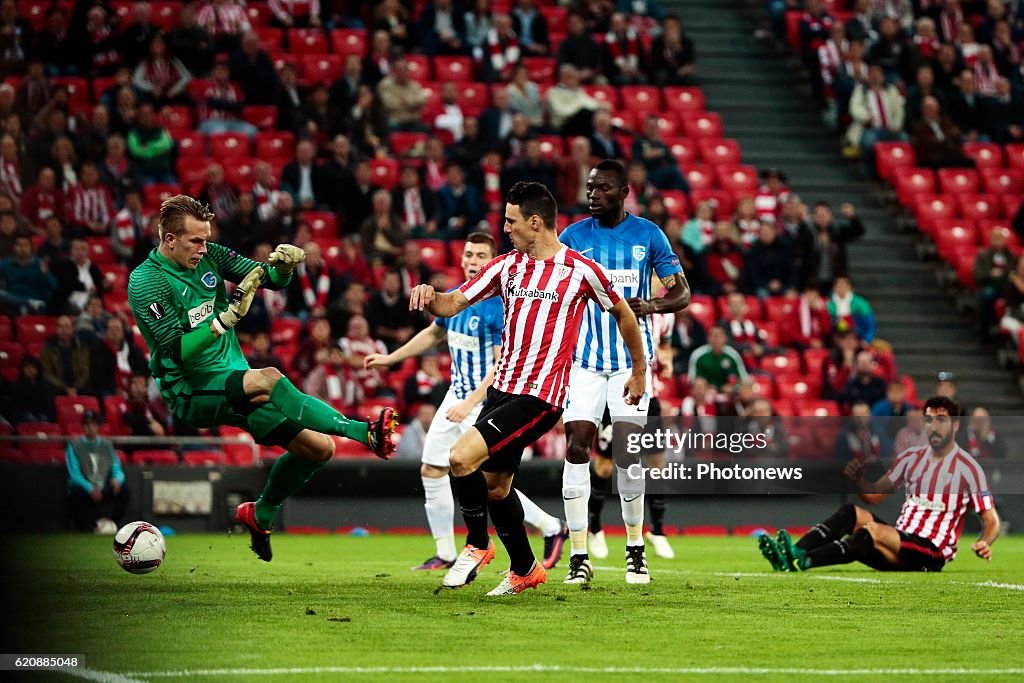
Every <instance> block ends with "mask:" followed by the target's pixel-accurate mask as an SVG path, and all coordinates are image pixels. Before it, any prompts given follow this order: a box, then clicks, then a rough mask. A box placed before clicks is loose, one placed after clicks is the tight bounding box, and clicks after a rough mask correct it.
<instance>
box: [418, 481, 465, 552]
mask: <svg viewBox="0 0 1024 683" xmlns="http://www.w3.org/2000/svg"><path fill="white" fill-rule="evenodd" d="M421 479H422V481H423V497H424V501H425V502H424V503H423V508H424V509H425V510H426V511H427V524H428V525H429V526H430V535H431V536H433V537H434V543H435V544H436V545H437V556H438V557H440V558H441V559H442V560H446V561H448V562H451V561H452V560H454V559H455V556H456V555H457V554H458V553H457V552H456V551H455V523H454V517H455V498H454V497H453V496H452V485H451V481H449V479H448V475H447V474H446V475H444V476H443V477H437V478H432V477H421Z"/></svg>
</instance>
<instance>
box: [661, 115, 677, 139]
mask: <svg viewBox="0 0 1024 683" xmlns="http://www.w3.org/2000/svg"><path fill="white" fill-rule="evenodd" d="M678 129H679V122H678V121H676V119H675V117H672V116H664V115H659V116H658V132H659V133H661V137H662V139H664V138H673V137H675V136H676V135H678Z"/></svg>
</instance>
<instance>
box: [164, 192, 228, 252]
mask: <svg viewBox="0 0 1024 683" xmlns="http://www.w3.org/2000/svg"><path fill="white" fill-rule="evenodd" d="M187 218H195V219H196V220H197V221H202V222H204V223H205V222H206V221H212V220H213V219H214V218H215V216H214V215H213V212H212V211H210V207H209V206H207V205H206V204H203V203H201V202H199V201H198V200H196V199H193V198H192V197H189V196H188V195H186V194H176V195H174V196H173V197H168V198H167V199H165V200H164V201H163V203H162V204H161V205H160V228H159V229H160V240H161V241H162V240H163V238H164V235H167V234H171V235H174V236H175V237H181V234H182V233H183V232H185V219H187Z"/></svg>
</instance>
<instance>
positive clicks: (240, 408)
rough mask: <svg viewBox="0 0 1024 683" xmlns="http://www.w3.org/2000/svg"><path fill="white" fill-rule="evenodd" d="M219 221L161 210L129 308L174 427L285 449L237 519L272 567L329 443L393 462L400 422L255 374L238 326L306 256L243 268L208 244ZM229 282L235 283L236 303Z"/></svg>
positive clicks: (270, 371) (176, 207)
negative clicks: (277, 525)
mask: <svg viewBox="0 0 1024 683" xmlns="http://www.w3.org/2000/svg"><path fill="white" fill-rule="evenodd" d="M213 218H214V215H213V214H212V213H211V212H210V210H209V208H208V207H206V206H204V205H202V204H200V203H199V202H197V201H196V200H195V199H192V198H191V197H188V196H185V195H177V196H174V197H171V198H169V199H167V200H166V201H164V203H163V204H162V205H161V206H160V245H159V246H158V247H156V248H155V249H153V251H151V252H150V254H149V257H148V258H147V259H146V260H145V261H143V262H142V263H141V264H140V265H139V266H138V267H137V268H136V269H135V270H134V271H132V274H131V278H130V279H129V281H128V302H129V304H130V305H131V309H132V313H133V315H134V316H135V321H136V322H137V323H138V326H139V329H140V330H141V332H142V336H143V338H144V339H145V340H146V344H147V346H148V347H149V348H150V350H151V351H152V357H151V358H150V361H149V367H150V370H152V372H153V377H154V379H156V382H157V386H158V387H159V388H160V393H161V394H162V395H163V397H164V398H165V399H166V400H167V405H168V406H170V409H171V411H172V412H173V413H174V416H175V417H177V418H178V419H180V420H183V421H184V422H187V423H189V424H191V425H193V426H195V427H218V426H221V425H225V424H227V425H234V426H236V427H241V428H243V429H246V430H248V431H249V433H250V434H252V435H253V437H254V438H255V439H256V442H257V443H260V444H265V445H271V446H281V447H282V448H286V449H287V452H286V453H284V454H283V455H282V456H281V457H280V458H278V459H277V461H276V462H275V463H274V466H273V467H272V468H271V470H270V476H269V478H268V479H267V484H266V486H265V487H264V489H263V494H262V495H261V496H260V497H259V499H258V500H257V501H256V502H248V503H242V504H241V505H239V506H238V511H237V513H236V518H237V520H238V521H239V522H241V523H242V524H244V525H245V526H246V527H247V528H248V529H249V533H250V535H251V536H252V550H253V552H255V553H256V555H257V556H258V557H259V558H260V559H261V560H263V561H264V562H270V560H271V557H272V553H271V550H270V529H271V527H272V526H273V524H274V517H275V516H276V515H277V511H278V510H279V509H280V508H281V504H282V503H283V502H284V500H285V499H286V498H287V497H288V496H290V495H291V494H293V493H295V492H296V491H297V490H299V489H300V488H302V485H303V484H305V483H306V482H307V481H308V480H309V479H310V478H311V477H312V476H313V474H315V473H316V472H317V470H319V469H320V468H321V467H323V465H324V463H326V462H327V461H328V460H330V459H331V457H332V456H333V455H334V440H333V439H332V438H331V436H329V435H332V434H333V435H338V436H344V437H347V438H350V439H355V440H356V441H359V442H360V443H364V444H366V445H367V446H368V447H369V448H370V450H371V451H373V452H374V453H375V454H376V455H378V456H379V457H381V458H385V459H387V458H389V457H390V456H391V455H392V454H393V453H394V450H395V444H394V442H393V441H392V438H391V437H392V434H393V433H394V430H395V427H396V425H397V416H396V414H395V411H394V410H393V409H391V408H385V409H384V410H382V411H381V413H380V416H379V417H378V418H377V419H376V420H373V421H366V422H364V421H361V420H351V419H349V418H346V417H345V416H344V415H342V414H340V413H339V412H337V411H336V410H334V409H333V408H331V407H330V406H329V405H327V404H326V403H323V402H322V401H319V400H317V399H315V398H312V397H311V396H307V395H306V394H303V393H302V392H300V391H299V390H298V389H296V388H295V386H294V385H292V383H291V382H290V381H289V380H288V378H286V377H285V376H284V375H282V374H281V372H280V371H279V370H277V369H275V368H262V369H258V370H253V369H250V368H249V364H248V363H246V361H245V357H244V356H243V355H242V350H241V348H239V346H238V339H237V337H236V336H235V332H234V326H235V325H236V324H237V323H238V321H239V320H241V319H242V318H243V317H244V316H245V314H246V313H248V311H249V306H250V305H251V304H252V300H253V297H254V296H255V295H256V289H257V288H258V287H260V286H261V285H263V286H266V287H267V288H269V289H283V288H284V287H286V286H287V285H288V282H289V281H290V280H291V276H292V271H293V270H294V269H295V266H297V265H298V264H299V263H302V261H303V260H304V259H305V257H306V254H305V252H304V251H302V249H299V248H298V247H294V246H292V245H290V244H280V245H278V246H277V248H276V249H274V251H273V253H272V254H271V255H270V263H269V264H267V263H260V262H258V261H253V260H251V259H248V258H244V257H242V256H239V255H238V254H237V253H236V252H234V251H232V250H230V249H228V248H227V247H223V246H221V245H219V244H214V243H213V242H209V241H208V240H209V238H210V233H211V226H210V221H211V220H213ZM225 280H227V281H231V282H235V283H238V286H237V287H236V288H235V291H234V292H233V293H232V295H231V297H230V298H229V297H228V294H227V288H226V287H225V285H224V283H225Z"/></svg>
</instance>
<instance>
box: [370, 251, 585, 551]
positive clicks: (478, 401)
mask: <svg viewBox="0 0 1024 683" xmlns="http://www.w3.org/2000/svg"><path fill="white" fill-rule="evenodd" d="M497 255H498V246H497V244H495V242H494V238H492V237H491V236H490V235H489V234H487V233H481V232H474V233H470V235H469V236H468V237H467V238H466V246H465V247H464V248H463V251H462V273H463V275H465V277H466V280H472V279H473V278H474V277H475V276H476V274H477V273H478V272H480V269H481V268H483V266H484V265H486V264H487V262H488V261H490V260H491V259H493V258H494V257H495V256H497ZM504 326H505V322H504V313H503V311H502V307H501V301H500V300H498V299H484V300H483V301H481V302H480V303H478V304H474V305H473V306H470V307H469V308H467V309H465V310H464V311H462V312H461V313H458V314H457V315H455V316H454V317H452V318H438V319H437V320H435V321H434V324H433V325H431V326H430V327H427V328H426V329H424V330H421V331H420V332H419V333H418V334H417V335H416V336H415V337H413V338H412V339H410V340H409V341H408V342H406V343H405V344H404V345H402V346H401V347H399V348H398V349H396V350H395V351H394V352H393V353H388V354H376V353H375V354H370V355H369V356H367V357H366V360H365V361H364V365H365V367H367V368H373V367H391V366H393V365H396V364H398V363H401V362H402V361H404V360H405V359H406V358H413V357H415V356H419V355H421V354H423V353H424V352H426V351H427V350H429V349H431V348H433V347H434V346H435V345H437V344H439V343H440V342H441V340H442V339H447V340H448V350H449V351H450V352H451V355H452V385H451V388H449V389H448V393H447V394H445V397H444V400H443V401H441V405H440V407H439V408H438V409H437V413H436V414H435V416H434V421H433V422H431V423H430V429H428V430H427V438H426V441H425V442H424V443H423V458H422V462H423V464H422V465H421V466H420V477H421V478H422V481H423V494H424V496H425V497H426V503H425V504H424V506H423V507H424V508H426V511H427V523H428V524H429V526H430V533H431V535H432V536H433V537H434V543H435V544H436V546H437V550H436V553H435V554H434V556H433V557H431V558H430V559H428V560H427V561H426V562H424V563H423V564H421V565H419V566H418V567H413V569H420V570H430V569H449V568H450V567H451V566H452V564H454V563H455V557H456V551H455V529H454V519H453V516H454V514H455V499H454V498H453V497H452V487H451V482H450V481H449V478H448V470H449V467H448V454H449V453H450V452H451V449H452V444H454V443H455V440H456V439H458V438H459V437H460V436H462V434H464V433H465V432H466V431H467V430H468V429H470V428H471V427H472V426H473V425H474V424H475V423H476V421H477V419H478V418H479V416H480V410H481V409H482V408H483V401H484V398H485V397H486V396H487V389H488V388H489V387H490V386H491V382H492V381H493V380H494V368H495V366H496V365H497V361H498V359H499V358H500V357H501V332H502V329H503V328H504ZM516 494H518V496H519V500H520V501H521V502H522V504H523V511H524V513H525V516H526V523H527V524H529V525H530V526H533V527H536V528H537V529H540V530H541V533H542V534H544V561H543V563H542V564H543V565H544V568H545V569H550V568H551V567H553V566H555V564H556V563H557V562H558V559H559V558H560V557H561V555H562V547H563V546H564V544H565V540H566V539H567V538H568V536H569V533H568V531H567V530H566V528H565V525H564V523H563V522H562V521H561V520H560V519H558V518H557V517H552V516H551V515H549V514H548V513H546V512H544V511H543V510H541V509H540V507H539V506H538V505H537V504H536V503H534V502H533V501H532V500H530V499H529V498H527V497H526V496H524V495H523V493H522V492H521V491H518V490H517V491H516Z"/></svg>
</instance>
